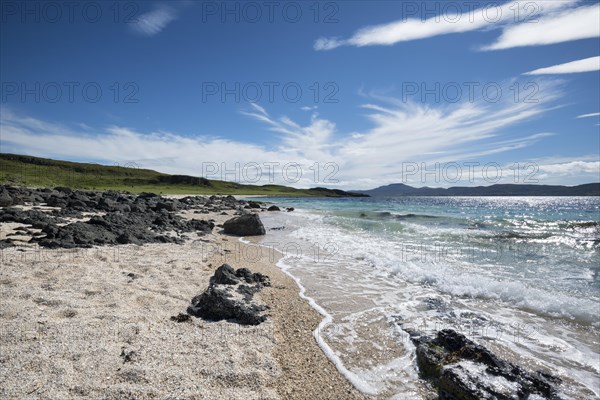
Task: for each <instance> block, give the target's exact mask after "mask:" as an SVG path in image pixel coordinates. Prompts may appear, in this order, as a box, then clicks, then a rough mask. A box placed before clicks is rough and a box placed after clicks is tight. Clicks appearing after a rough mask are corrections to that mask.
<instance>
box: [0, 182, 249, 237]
mask: <svg viewBox="0 0 600 400" xmlns="http://www.w3.org/2000/svg"><path fill="white" fill-rule="evenodd" d="M25 203H27V204H28V205H32V206H37V205H47V206H51V207H54V209H53V210H40V209H35V208H33V209H25V210H23V209H20V208H16V207H11V206H15V205H19V204H25ZM245 204H246V202H243V201H238V200H236V199H235V198H233V197H231V196H229V197H216V196H211V198H206V197H200V196H189V197H185V198H182V199H178V200H177V199H169V198H164V197H161V196H159V195H156V194H154V193H141V194H140V195H139V196H135V195H132V194H128V193H121V192H115V191H106V192H87V191H86V192H84V191H78V190H72V189H70V188H65V187H56V188H54V189H29V188H23V187H13V186H4V185H0V206H1V208H0V222H18V223H22V224H27V225H31V227H33V228H36V229H42V234H40V235H35V236H33V237H32V238H31V240H30V242H32V243H37V244H39V245H41V246H44V247H49V248H58V247H62V248H74V247H91V246H95V245H121V244H144V243H182V242H183V241H184V236H183V234H184V233H188V232H195V233H197V234H201V235H202V234H207V233H210V232H211V231H212V229H213V227H214V223H213V222H212V221H204V220H198V219H192V220H189V219H186V218H183V217H181V216H180V215H178V214H177V213H176V212H179V211H184V210H190V209H195V210H198V209H200V212H202V213H208V212H222V211H225V210H233V211H235V212H239V210H241V209H242V207H243V205H245ZM85 213H96V214H102V215H96V216H93V217H91V218H89V214H88V215H87V216H86V214H85ZM67 218H81V219H85V218H88V220H87V221H78V222H70V223H69V220H68V219H67ZM11 246H13V240H11V239H6V240H4V241H0V248H4V247H11Z"/></svg>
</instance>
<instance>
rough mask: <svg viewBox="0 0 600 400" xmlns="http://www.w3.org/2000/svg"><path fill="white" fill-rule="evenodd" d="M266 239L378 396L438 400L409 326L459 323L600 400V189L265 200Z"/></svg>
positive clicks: (318, 333) (357, 378) (505, 353)
mask: <svg viewBox="0 0 600 400" xmlns="http://www.w3.org/2000/svg"><path fill="white" fill-rule="evenodd" d="M261 200H263V201H267V202H272V203H274V204H276V205H278V206H279V207H281V208H282V210H285V207H293V208H294V211H293V212H264V213H262V214H261V218H262V219H263V222H264V224H265V227H266V229H267V235H266V236H265V237H264V238H262V239H259V240H260V241H259V244H260V245H261V246H262V247H263V248H265V247H266V248H271V249H276V250H277V251H279V252H281V253H282V254H283V257H282V258H281V259H280V261H279V262H278V266H279V267H280V268H281V269H282V270H283V271H284V272H285V273H287V274H288V275H290V276H291V277H292V278H293V279H294V280H295V281H296V282H297V283H298V286H299V291H300V294H301V296H302V297H304V298H306V299H307V301H309V302H310V304H311V305H312V306H313V307H314V308H315V309H316V310H317V311H318V312H319V313H321V314H322V315H323V320H322V322H321V324H320V325H319V327H318V329H316V330H315V332H314V336H315V339H316V341H317V342H318V344H319V346H321V348H322V349H323V351H324V352H325V354H326V355H327V356H328V357H329V359H330V360H331V361H332V362H333V363H334V364H335V365H336V367H337V368H338V370H339V371H340V372H341V373H342V374H344V375H345V376H346V378H347V379H348V380H349V381H350V382H351V383H352V384H353V385H354V386H355V387H356V388H358V389H359V390H361V391H362V392H364V393H367V394H371V395H374V396H376V397H377V398H382V399H383V398H386V399H387V398H389V399H427V398H431V395H432V388H431V387H430V386H428V384H426V383H425V382H424V381H423V380H421V379H418V371H417V366H416V355H415V346H414V345H413V343H412V342H411V340H410V338H409V335H408V331H411V330H417V331H420V332H422V333H426V334H428V335H435V333H436V332H437V331H439V330H441V329H445V328H450V329H454V330H457V331H459V332H461V333H463V334H464V335H466V336H468V337H469V338H470V339H471V340H474V341H475V342H477V343H479V344H481V345H483V346H485V347H487V348H488V349H490V350H492V351H493V352H495V353H496V354H497V355H498V356H500V357H502V358H504V359H506V360H509V361H512V362H515V363H517V364H518V365H520V366H522V367H524V368H526V369H529V370H542V371H546V372H550V373H552V374H554V375H558V376H559V377H561V378H562V384H561V385H560V390H561V394H562V395H563V397H565V398H569V399H594V398H600V336H599V333H600V275H599V272H600V197H396V198H319V199H317V198H271V199H269V198H266V199H261Z"/></svg>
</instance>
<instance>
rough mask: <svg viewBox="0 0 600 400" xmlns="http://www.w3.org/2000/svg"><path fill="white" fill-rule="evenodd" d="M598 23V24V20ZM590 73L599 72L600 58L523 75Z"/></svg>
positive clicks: (554, 66)
mask: <svg viewBox="0 0 600 400" xmlns="http://www.w3.org/2000/svg"><path fill="white" fill-rule="evenodd" d="M598 22H599V23H600V20H599V21H598ZM592 71H600V56H597V57H590V58H584V59H583V60H576V61H571V62H568V63H564V64H558V65H553V66H551V67H546V68H539V69H536V70H534V71H529V72H526V73H525V75H554V74H575V73H579V72H592Z"/></svg>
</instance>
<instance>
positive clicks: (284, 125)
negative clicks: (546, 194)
mask: <svg viewBox="0 0 600 400" xmlns="http://www.w3.org/2000/svg"><path fill="white" fill-rule="evenodd" d="M0 5H1V7H0V45H1V47H0V75H1V79H0V80H1V88H0V89H1V90H0V97H1V98H0V102H1V103H0V106H1V109H0V151H1V152H3V153H17V154H28V155H34V156H40V157H48V158H55V159H65V160H71V161H80V162H90V163H101V164H107V165H123V166H128V167H131V168H150V169H155V170H158V171H161V172H166V173H174V174H188V175H194V176H205V177H207V178H210V179H224V180H229V181H238V182H245V183H255V184H268V183H277V184H285V185H289V186H294V187H315V186H326V187H332V188H341V189H370V188H374V187H377V186H380V185H386V184H391V183H406V184H411V185H414V186H419V187H420V186H435V187H449V186H458V185H465V186H473V185H489V184H493V183H533V184H564V185H576V184H582V183H589V182H598V181H600V95H599V93H600V4H599V2H598V1H575V0H568V1H562V0H561V1H555V0H544V1H537V2H535V1H526V2H524V1H508V2H488V1H456V2H455V1H443V2H436V1H424V2H421V1H418V2H411V1H404V2H394V1H368V2H367V1H337V2H336V1H321V2H310V1H302V2H299V1H298V2H294V1H289V2H284V1H265V2H237V1H228V2H212V1H204V2H200V1H169V2H152V1H143V2H130V1H124V2H112V1H110V2H109V1H83V2H77V1H69V2H66V1H65V2H61V1H57V2H39V3H38V2H31V1H28V2H21V1H6V0H2V1H0Z"/></svg>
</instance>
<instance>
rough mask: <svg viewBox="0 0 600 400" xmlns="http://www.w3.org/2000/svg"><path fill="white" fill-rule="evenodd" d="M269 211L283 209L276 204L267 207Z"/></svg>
mask: <svg viewBox="0 0 600 400" xmlns="http://www.w3.org/2000/svg"><path fill="white" fill-rule="evenodd" d="M267 211H281V209H280V208H279V207H277V206H275V205H273V206H271V207H269V208H267Z"/></svg>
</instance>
